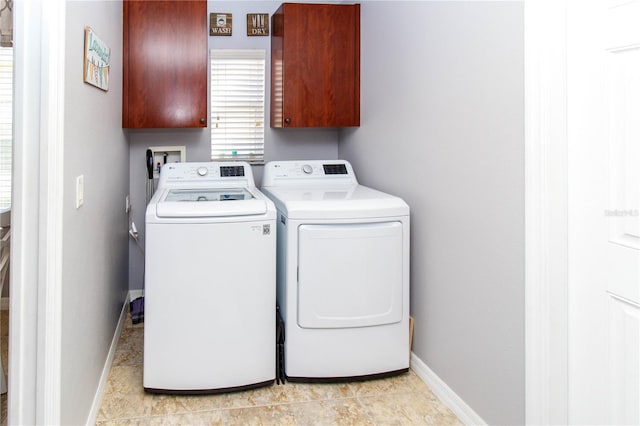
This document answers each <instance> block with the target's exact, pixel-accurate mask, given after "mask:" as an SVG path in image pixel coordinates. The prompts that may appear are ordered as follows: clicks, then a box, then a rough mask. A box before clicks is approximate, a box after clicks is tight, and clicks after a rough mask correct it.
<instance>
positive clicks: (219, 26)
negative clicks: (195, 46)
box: [209, 12, 233, 36]
mask: <svg viewBox="0 0 640 426" xmlns="http://www.w3.org/2000/svg"><path fill="white" fill-rule="evenodd" d="M232 27H233V25H232V19H231V13H217V12H213V13H211V14H209V35H210V36H230V35H231V30H232Z"/></svg>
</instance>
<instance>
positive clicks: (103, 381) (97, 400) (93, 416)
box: [87, 294, 131, 426]
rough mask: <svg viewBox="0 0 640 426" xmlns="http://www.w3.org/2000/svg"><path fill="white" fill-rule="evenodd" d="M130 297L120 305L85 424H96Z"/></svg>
mask: <svg viewBox="0 0 640 426" xmlns="http://www.w3.org/2000/svg"><path fill="white" fill-rule="evenodd" d="M130 299H131V294H129V296H128V297H127V298H126V299H125V301H124V305H122V310H121V311H120V318H119V319H118V325H117V326H116V331H115V332H114V333H113V339H111V346H110V347H109V353H108V355H107V359H106V361H105V362H104V367H103V368H102V374H101V375H100V381H99V382H98V388H97V389H96V393H95V395H94V397H93V402H92V403H91V411H89V417H88V418H87V426H89V425H95V424H96V420H97V418H98V411H100V405H102V397H103V396H104V390H105V388H106V387H107V379H108V378H109V372H110V371H111V365H112V364H113V358H114V357H115V354H116V349H117V347H118V340H119V339H120V334H121V333H122V328H123V327H124V322H125V320H126V318H127V311H128V309H129V300H130Z"/></svg>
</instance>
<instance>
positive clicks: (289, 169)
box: [262, 160, 358, 187]
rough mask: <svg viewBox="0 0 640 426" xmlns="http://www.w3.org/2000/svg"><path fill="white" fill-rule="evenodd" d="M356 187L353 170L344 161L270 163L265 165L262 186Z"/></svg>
mask: <svg viewBox="0 0 640 426" xmlns="http://www.w3.org/2000/svg"><path fill="white" fill-rule="evenodd" d="M300 183H304V184H305V185H313V184H314V183H318V184H321V185H327V184H339V185H345V186H350V185H357V184H358V181H357V179H356V176H355V174H354V173H353V168H352V167H351V164H350V163H349V162H348V161H345V160H307V161H305V160H300V161H271V162H269V163H267V164H266V165H265V168H264V176H263V185H262V186H267V187H268V186H283V185H297V184H300Z"/></svg>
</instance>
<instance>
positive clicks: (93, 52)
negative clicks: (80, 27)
mask: <svg viewBox="0 0 640 426" xmlns="http://www.w3.org/2000/svg"><path fill="white" fill-rule="evenodd" d="M110 56H111V49H109V46H107V45H106V44H105V43H104V42H103V41H102V40H100V38H98V36H97V35H96V33H94V32H93V30H92V29H91V28H90V27H85V28H84V73H83V75H84V81H85V83H89V84H91V85H93V86H96V87H98V88H100V89H102V90H104V91H105V92H106V91H107V90H109V62H110Z"/></svg>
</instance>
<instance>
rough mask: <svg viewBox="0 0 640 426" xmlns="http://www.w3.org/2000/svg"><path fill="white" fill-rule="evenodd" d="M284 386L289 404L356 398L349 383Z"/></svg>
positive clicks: (289, 383) (293, 384)
mask: <svg viewBox="0 0 640 426" xmlns="http://www.w3.org/2000/svg"><path fill="white" fill-rule="evenodd" d="M284 386H285V390H286V393H287V396H288V401H289V402H304V401H321V400H327V399H342V398H351V397H354V396H355V393H354V392H353V389H352V388H351V386H349V384H348V383H298V382H287V383H286V385H284Z"/></svg>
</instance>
